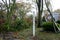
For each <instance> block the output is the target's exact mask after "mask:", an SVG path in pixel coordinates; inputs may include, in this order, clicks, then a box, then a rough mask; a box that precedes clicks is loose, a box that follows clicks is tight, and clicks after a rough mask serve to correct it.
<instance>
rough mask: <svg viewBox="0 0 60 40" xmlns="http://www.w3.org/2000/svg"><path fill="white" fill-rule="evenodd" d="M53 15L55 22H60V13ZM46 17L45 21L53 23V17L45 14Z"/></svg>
mask: <svg viewBox="0 0 60 40" xmlns="http://www.w3.org/2000/svg"><path fill="white" fill-rule="evenodd" d="M52 15H53V17H54V20H55V21H58V20H60V13H57V12H52ZM44 16H45V20H46V21H51V16H50V14H46V13H45V14H44Z"/></svg>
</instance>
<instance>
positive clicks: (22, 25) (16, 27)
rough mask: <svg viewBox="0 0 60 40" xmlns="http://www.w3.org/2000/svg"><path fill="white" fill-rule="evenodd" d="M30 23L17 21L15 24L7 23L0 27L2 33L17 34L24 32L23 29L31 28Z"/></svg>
mask: <svg viewBox="0 0 60 40" xmlns="http://www.w3.org/2000/svg"><path fill="white" fill-rule="evenodd" d="M28 24H29V23H27V22H26V21H25V20H23V19H22V20H18V19H17V20H15V21H14V23H12V24H8V22H7V23H4V24H2V25H0V32H9V31H11V32H15V31H20V30H23V29H26V28H28V27H29V25H28Z"/></svg>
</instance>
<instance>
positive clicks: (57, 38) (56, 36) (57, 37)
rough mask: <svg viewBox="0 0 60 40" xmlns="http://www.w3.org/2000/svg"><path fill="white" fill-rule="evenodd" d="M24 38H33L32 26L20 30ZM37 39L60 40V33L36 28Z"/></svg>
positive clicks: (24, 39)
mask: <svg viewBox="0 0 60 40" xmlns="http://www.w3.org/2000/svg"><path fill="white" fill-rule="evenodd" d="M20 37H21V38H22V39H23V40H32V39H33V38H32V28H30V29H26V30H23V31H21V32H20ZM35 39H36V40H60V33H52V32H40V28H36V37H35Z"/></svg>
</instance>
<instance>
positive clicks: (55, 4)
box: [0, 0, 60, 14]
mask: <svg viewBox="0 0 60 40" xmlns="http://www.w3.org/2000/svg"><path fill="white" fill-rule="evenodd" d="M22 1H24V2H26V3H29V2H30V3H32V0H28V1H26V0H22ZM0 2H1V0H0ZM17 2H20V0H17ZM51 4H52V10H53V11H54V10H57V9H60V0H51ZM32 7H34V8H35V9H33V8H32V12H34V11H35V13H36V6H35V4H32ZM29 14H31V12H29Z"/></svg>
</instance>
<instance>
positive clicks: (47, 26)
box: [42, 22, 58, 32]
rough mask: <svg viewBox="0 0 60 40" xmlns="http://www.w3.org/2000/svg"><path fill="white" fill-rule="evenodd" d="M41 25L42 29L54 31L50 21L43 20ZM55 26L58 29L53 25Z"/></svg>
mask: <svg viewBox="0 0 60 40" xmlns="http://www.w3.org/2000/svg"><path fill="white" fill-rule="evenodd" d="M42 27H43V29H44V31H52V32H54V27H53V23H52V22H44V23H43V24H42ZM55 28H56V30H57V31H58V29H57V27H55Z"/></svg>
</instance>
